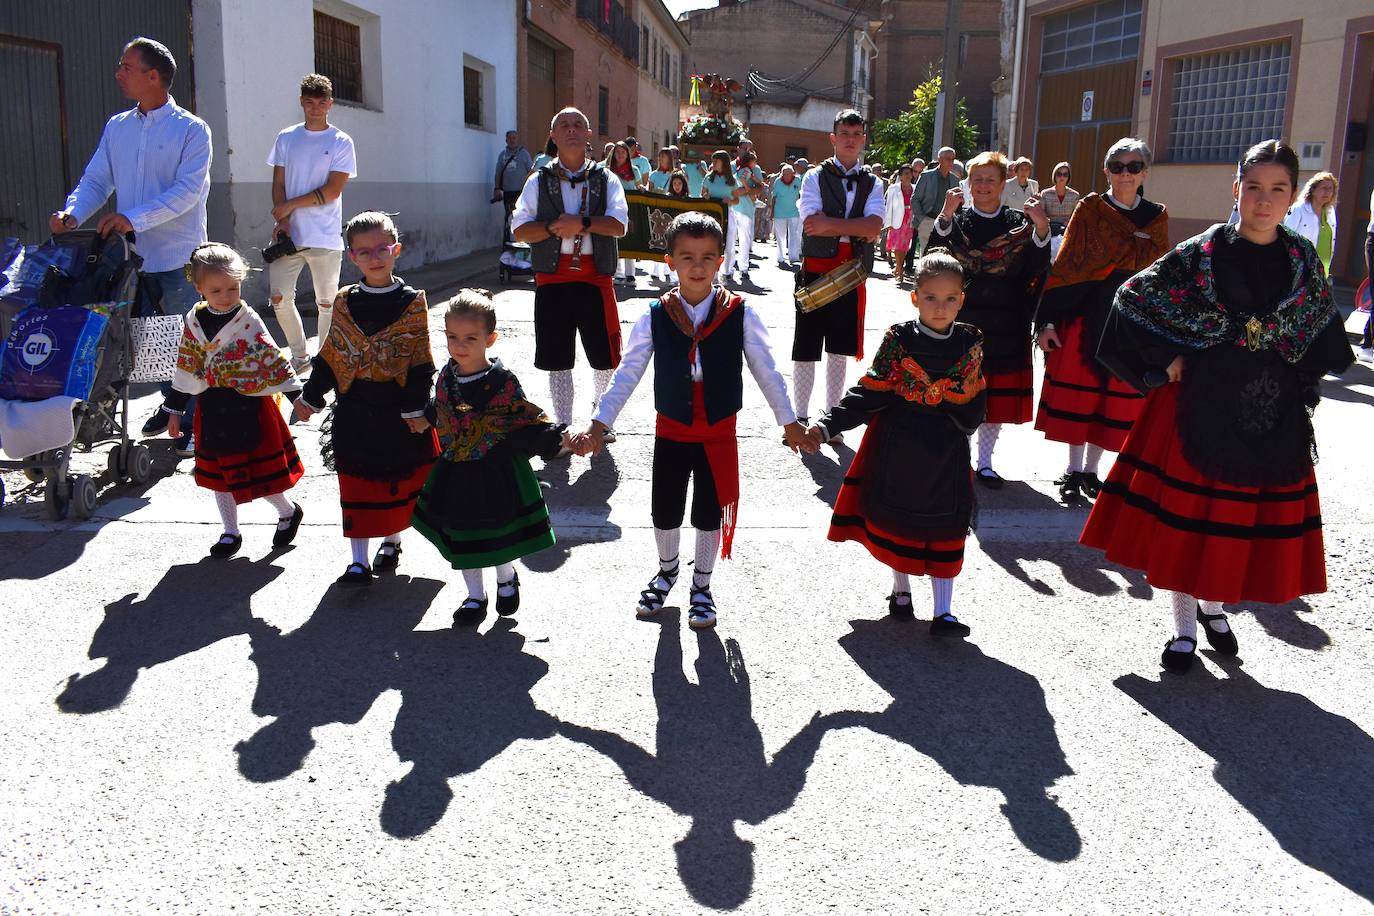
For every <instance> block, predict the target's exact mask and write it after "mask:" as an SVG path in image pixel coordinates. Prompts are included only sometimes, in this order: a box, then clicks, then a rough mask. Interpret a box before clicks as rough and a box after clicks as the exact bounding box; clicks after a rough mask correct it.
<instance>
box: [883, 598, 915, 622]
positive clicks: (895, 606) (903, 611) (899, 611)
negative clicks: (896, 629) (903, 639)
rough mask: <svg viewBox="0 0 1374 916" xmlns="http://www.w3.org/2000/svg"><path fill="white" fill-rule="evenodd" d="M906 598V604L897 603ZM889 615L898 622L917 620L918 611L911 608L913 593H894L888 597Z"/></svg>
mask: <svg viewBox="0 0 1374 916" xmlns="http://www.w3.org/2000/svg"><path fill="white" fill-rule="evenodd" d="M902 596H906V604H901V603H899V602H898V601H897V599H898V598H900V597H902ZM887 613H888V614H889V615H891V616H892V617H895V618H897V619H898V620H915V619H916V611H915V609H914V608H913V607H912V606H911V592H893V593H892V594H890V595H888V596H887Z"/></svg>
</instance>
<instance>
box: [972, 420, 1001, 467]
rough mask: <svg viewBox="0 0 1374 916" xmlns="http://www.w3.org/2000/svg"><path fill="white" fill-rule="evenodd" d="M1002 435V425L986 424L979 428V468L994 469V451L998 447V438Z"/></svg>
mask: <svg viewBox="0 0 1374 916" xmlns="http://www.w3.org/2000/svg"><path fill="white" fill-rule="evenodd" d="M1001 433H1002V424H1001V423H984V424H983V425H982V426H980V427H978V467H977V468H976V470H979V471H981V470H982V469H983V468H991V467H992V450H993V448H994V447H995V446H996V445H997V437H998V436H999V435H1001Z"/></svg>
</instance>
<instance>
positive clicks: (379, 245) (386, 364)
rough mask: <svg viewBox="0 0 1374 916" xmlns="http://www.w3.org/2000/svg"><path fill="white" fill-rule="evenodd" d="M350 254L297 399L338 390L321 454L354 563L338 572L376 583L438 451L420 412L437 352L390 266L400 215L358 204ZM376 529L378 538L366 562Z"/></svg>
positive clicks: (421, 307)
mask: <svg viewBox="0 0 1374 916" xmlns="http://www.w3.org/2000/svg"><path fill="white" fill-rule="evenodd" d="M344 245H345V246H346V247H347V249H348V257H349V260H351V261H352V262H353V263H354V264H355V265H356V266H357V268H358V270H360V271H361V272H362V275H363V278H362V280H361V281H360V282H358V283H355V284H353V285H352V286H350V287H348V288H347V289H344V290H341V291H340V292H339V295H338V296H337V297H336V298H335V299H334V321H333V322H332V323H331V324H330V326H329V337H328V338H327V339H326V340H325V341H324V343H323V344H321V345H320V352H319V355H318V356H316V357H315V361H314V363H313V368H312V369H311V373H310V381H309V382H307V383H306V386H305V390H304V391H303V392H301V396H300V397H299V398H297V400H296V416H297V417H298V418H299V419H302V420H306V419H309V418H310V416H311V415H312V414H315V413H318V412H319V411H321V410H323V409H324V399H325V395H327V394H328V393H329V392H330V391H333V392H334V393H335V394H334V419H333V421H332V423H331V424H330V433H329V446H328V451H327V453H326V461H328V460H329V459H330V458H331V457H332V460H333V466H332V468H331V469H332V470H334V471H337V472H338V475H339V501H340V503H341V504H342V506H343V533H344V537H346V538H348V540H349V544H350V547H351V549H352V551H353V556H352V562H350V563H349V564H348V568H347V569H346V570H344V574H343V575H342V576H340V577H339V579H338V583H339V585H342V586H347V587H359V586H368V585H371V584H372V579H373V574H374V573H377V572H381V571H383V570H394V569H395V568H396V566H397V564H398V563H400V561H401V533H402V532H404V531H405V530H406V529H407V528H409V527H410V515H411V513H412V512H413V511H414V509H415V498H416V497H417V496H419V495H420V489H421V488H422V487H423V486H424V485H425V480H426V479H428V477H429V472H430V469H431V468H432V467H433V465H434V459H435V458H436V457H437V456H438V454H439V439H438V437H437V436H436V435H435V433H434V429H433V428H432V427H431V426H430V425H429V421H428V420H426V419H425V408H426V407H428V406H429V386H430V381H431V380H432V379H433V378H434V359H433V357H432V356H431V355H430V350H429V312H428V310H427V309H426V306H425V292H424V290H419V289H414V288H412V287H410V286H407V285H406V282H405V281H404V280H402V279H401V278H400V277H397V276H396V275H395V274H394V273H392V270H393V268H394V267H395V266H396V257H397V255H399V254H400V253H401V240H400V236H399V235H398V234H397V232H396V224H395V223H393V222H392V221H391V217H390V216H387V215H386V214H385V213H375V212H367V213H359V214H358V215H357V216H355V217H353V218H352V219H351V220H349V221H348V225H347V226H345V227H344ZM372 538H381V539H382V543H381V546H380V547H378V548H377V555H376V557H375V558H373V560H372V562H371V564H369V563H368V557H367V553H368V549H369V547H370V546H371V539H372Z"/></svg>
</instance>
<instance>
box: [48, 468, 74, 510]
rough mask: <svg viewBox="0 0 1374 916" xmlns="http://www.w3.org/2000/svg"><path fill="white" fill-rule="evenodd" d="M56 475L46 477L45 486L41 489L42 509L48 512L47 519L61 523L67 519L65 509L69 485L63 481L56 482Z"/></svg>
mask: <svg viewBox="0 0 1374 916" xmlns="http://www.w3.org/2000/svg"><path fill="white" fill-rule="evenodd" d="M58 476H59V475H58V474H57V473H55V472H54V473H53V474H52V475H51V476H49V477H48V482H47V484H46V485H45V486H44V487H43V507H44V508H45V509H46V510H47V512H48V518H50V519H52V520H53V521H55V522H56V521H61V520H62V519H64V518H66V517H67V508H68V504H69V502H70V501H69V500H68V498H67V495H68V493H70V487H71V484H70V483H69V482H67V481H65V480H61V481H59V480H58Z"/></svg>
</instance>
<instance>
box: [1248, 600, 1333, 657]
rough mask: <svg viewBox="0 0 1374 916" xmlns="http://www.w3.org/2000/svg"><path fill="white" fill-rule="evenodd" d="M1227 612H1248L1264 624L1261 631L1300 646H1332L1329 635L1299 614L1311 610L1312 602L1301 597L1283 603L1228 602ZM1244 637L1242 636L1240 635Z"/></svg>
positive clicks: (1317, 649) (1311, 647) (1315, 649)
mask: <svg viewBox="0 0 1374 916" xmlns="http://www.w3.org/2000/svg"><path fill="white" fill-rule="evenodd" d="M1226 611H1227V613H1230V614H1243V613H1249V614H1250V616H1252V617H1254V618H1255V620H1257V621H1258V622H1259V625H1260V626H1262V627H1264V632H1266V633H1268V634H1269V635H1270V636H1273V637H1274V638H1275V639H1281V640H1283V641H1284V642H1286V643H1288V644H1289V645H1290V646H1294V647H1296V648H1299V649H1311V650H1312V651H1314V652H1316V651H1320V650H1322V649H1325V648H1326V647H1327V646H1329V645H1331V635H1330V634H1329V633H1327V632H1326V631H1325V630H1323V629H1322V628H1321V627H1319V626H1317V625H1316V624H1315V623H1312V622H1311V621H1310V620H1303V619H1302V618H1301V617H1299V616H1298V615H1299V614H1310V613H1312V605H1310V604H1308V603H1307V602H1306V601H1304V600H1303V599H1301V598H1298V599H1297V600H1295V601H1289V602H1288V603H1286V604H1260V603H1258V602H1255V603H1243V604H1237V605H1227V607H1226ZM1241 638H1242V639H1243V638H1244V637H1243V636H1242V637H1241Z"/></svg>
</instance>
